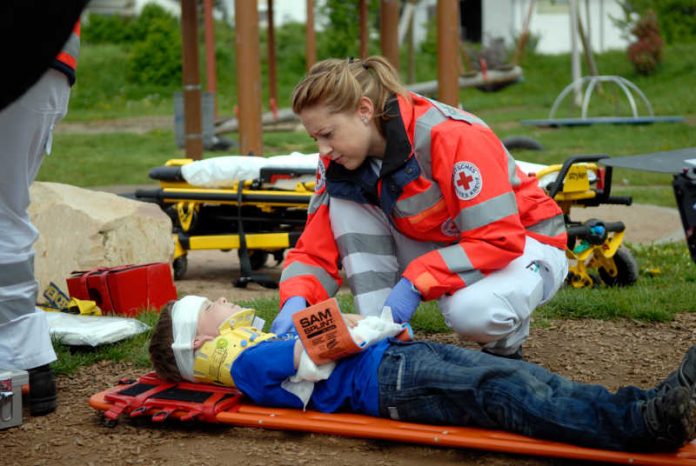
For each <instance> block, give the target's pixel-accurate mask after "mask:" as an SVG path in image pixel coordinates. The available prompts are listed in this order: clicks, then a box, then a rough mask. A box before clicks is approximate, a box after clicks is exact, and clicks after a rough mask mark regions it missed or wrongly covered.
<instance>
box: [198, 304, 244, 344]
mask: <svg viewBox="0 0 696 466" xmlns="http://www.w3.org/2000/svg"><path fill="white" fill-rule="evenodd" d="M241 310H242V308H241V307H239V306H238V305H236V304H232V303H230V302H227V300H226V299H225V298H220V299H218V300H217V301H215V302H212V301H209V302H208V303H206V304H204V305H203V309H201V313H200V314H199V315H198V325H197V327H196V330H197V334H198V336H199V337H203V336H209V337H211V338H215V337H217V336H218V335H219V334H220V329H219V327H220V325H222V323H223V322H224V321H226V320H227V319H229V318H230V317H232V316H233V315H234V314H236V313H238V312H239V311H241Z"/></svg>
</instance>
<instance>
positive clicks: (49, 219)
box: [29, 182, 174, 293]
mask: <svg viewBox="0 0 696 466" xmlns="http://www.w3.org/2000/svg"><path fill="white" fill-rule="evenodd" d="M29 214H30V216H31V220H32V222H33V223H34V225H35V226H36V228H37V229H38V230H39V239H38V240H37V242H36V244H35V245H34V248H35V250H36V260H35V270H36V278H37V280H38V281H39V292H40V293H41V292H43V290H44V289H45V288H46V286H47V285H48V284H49V282H51V281H52V282H54V283H56V284H57V285H58V286H59V287H61V288H62V289H63V290H65V291H66V292H67V286H66V282H65V279H66V278H67V277H69V276H70V274H71V272H73V271H75V270H88V269H92V268H95V267H111V266H116V265H124V264H144V263H148V262H170V261H171V259H172V257H173V254H174V244H173V242H172V236H171V232H172V223H171V220H170V219H169V217H168V216H167V215H166V214H165V213H164V212H162V210H161V209H160V208H159V207H158V206H157V205H155V204H148V203H144V202H139V201H134V200H130V199H126V198H123V197H119V196H117V195H115V194H110V193H104V192H99V191H91V190H88V189H82V188H78V187H75V186H70V185H66V184H60V183H46V182H36V183H34V184H33V185H32V187H31V205H30V206H29Z"/></svg>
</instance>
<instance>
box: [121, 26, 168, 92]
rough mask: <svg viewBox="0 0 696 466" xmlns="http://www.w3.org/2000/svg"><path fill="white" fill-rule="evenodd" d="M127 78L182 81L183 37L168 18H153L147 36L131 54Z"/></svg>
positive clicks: (150, 81) (163, 83)
mask: <svg viewBox="0 0 696 466" xmlns="http://www.w3.org/2000/svg"><path fill="white" fill-rule="evenodd" d="M126 76H127V79H128V81H129V82H131V83H135V84H150V85H156V86H165V87H168V86H174V85H179V84H181V36H180V35H179V29H178V26H177V24H176V22H175V23H173V24H172V22H171V21H170V20H169V19H168V18H155V19H152V20H151V21H149V23H148V29H147V33H146V35H145V39H144V40H142V41H140V42H137V43H136V44H135V45H134V46H133V49H132V50H131V52H130V54H129V56H128V70H127V74H126Z"/></svg>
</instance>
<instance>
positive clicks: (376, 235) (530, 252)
mask: <svg viewBox="0 0 696 466" xmlns="http://www.w3.org/2000/svg"><path fill="white" fill-rule="evenodd" d="M329 211H330V216H331V228H332V231H333V235H334V238H336V242H337V243H338V247H339V253H340V256H341V260H342V262H343V267H344V271H345V274H346V280H347V281H348V284H349V286H350V288H351V291H352V293H353V299H354V303H355V307H356V309H357V310H358V311H359V312H360V314H362V315H379V313H380V312H381V310H382V306H383V305H384V301H385V300H386V298H387V296H388V295H389V293H390V292H391V288H392V287H393V286H394V285H395V284H396V282H397V281H399V279H400V278H401V274H402V273H403V271H404V269H405V268H406V266H408V264H409V263H410V262H411V261H412V260H413V259H415V258H416V257H419V256H421V255H422V254H425V253H427V252H429V251H432V250H434V249H437V248H438V247H439V246H438V245H437V244H435V243H432V242H422V241H416V240H413V239H411V238H408V237H406V236H404V235H403V234H401V233H400V232H399V231H398V230H396V228H394V226H393V225H391V224H390V223H389V220H388V219H387V217H386V215H385V214H384V212H382V211H381V210H380V209H379V208H378V207H376V206H372V205H364V204H358V203H356V202H352V201H346V200H342V199H335V198H332V199H331V201H330V205H329ZM567 272H568V261H567V259H566V257H565V252H564V251H562V250H560V249H558V248H555V247H553V246H549V245H546V244H543V243H540V242H539V241H537V240H535V239H534V238H531V237H527V242H526V245H525V250H524V253H523V254H522V256H520V257H518V258H517V259H515V260H513V261H512V262H511V263H510V264H508V265H507V266H506V267H505V268H503V269H501V270H498V271H496V272H493V273H491V274H489V275H488V276H486V277H484V278H482V279H481V280H479V281H478V282H476V283H474V284H472V285H471V286H468V287H465V288H462V289H460V290H458V291H456V292H454V293H452V294H451V295H450V296H443V297H442V298H440V299H439V300H438V304H439V307H440V311H441V312H442V314H443V317H444V319H445V323H446V324H447V325H448V326H450V327H451V328H452V329H453V330H454V331H455V332H457V333H458V334H460V335H461V336H462V337H463V338H466V339H467V340H470V341H474V342H477V343H479V344H481V345H482V346H483V347H484V348H486V349H488V350H490V351H491V352H494V353H498V354H503V355H506V354H511V353H514V352H515V351H517V349H518V348H519V347H520V345H522V343H523V342H524V341H525V340H526V339H527V337H528V336H529V323H530V319H531V314H532V311H533V310H534V309H535V308H536V307H538V306H539V305H541V304H543V303H545V302H546V301H548V300H549V299H551V298H552V297H553V295H554V294H555V293H556V292H557V291H558V289H559V288H560V287H561V285H562V284H563V281H564V280H565V276H566V274H567Z"/></svg>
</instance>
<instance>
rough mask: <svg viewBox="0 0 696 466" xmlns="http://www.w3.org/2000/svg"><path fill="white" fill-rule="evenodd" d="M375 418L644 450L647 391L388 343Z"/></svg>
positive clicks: (444, 348) (459, 352) (482, 356)
mask: <svg viewBox="0 0 696 466" xmlns="http://www.w3.org/2000/svg"><path fill="white" fill-rule="evenodd" d="M378 380H379V401H380V416H382V417H387V418H392V419H400V420H403V421H411V422H422V423H426V424H436V425H437V424H450V425H460V426H464V425H467V426H479V427H484V428H488V429H501V430H506V431H509V432H515V433H518V434H523V435H527V436H531V437H536V438H542V439H547V440H554V441H561V442H566V443H573V444H576V445H582V446H588V447H593V448H602V449H610V450H643V449H649V448H650V445H651V444H652V443H653V442H651V435H650V434H649V433H648V431H647V430H646V427H645V423H644V421H643V416H642V414H641V405H642V404H643V403H644V400H647V399H649V398H650V397H652V396H654V394H655V390H654V389H650V390H642V389H639V388H637V387H624V388H621V389H619V390H618V391H617V392H616V393H612V392H610V391H609V390H607V389H606V388H605V387H602V386H600V385H590V384H581V383H576V382H572V381H570V380H568V379H566V378H564V377H561V376H560V375H558V374H554V373H552V372H550V371H548V370H546V369H544V368H543V367H540V366H537V365H535V364H531V363H527V362H524V361H515V360H510V359H505V358H501V357H498V356H492V355H490V354H486V353H482V352H480V351H471V350H467V349H464V348H460V347H457V346H453V345H442V344H437V343H430V342H408V343H403V342H398V341H393V342H392V345H391V346H390V347H389V349H387V351H386V353H385V354H384V358H383V359H382V363H381V364H380V367H379V372H378Z"/></svg>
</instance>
